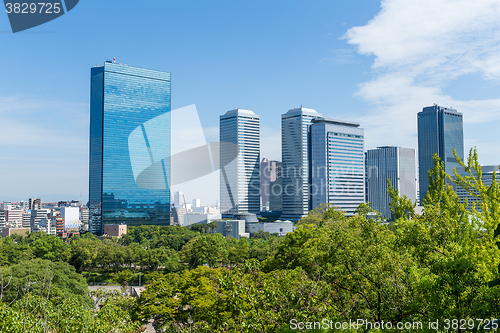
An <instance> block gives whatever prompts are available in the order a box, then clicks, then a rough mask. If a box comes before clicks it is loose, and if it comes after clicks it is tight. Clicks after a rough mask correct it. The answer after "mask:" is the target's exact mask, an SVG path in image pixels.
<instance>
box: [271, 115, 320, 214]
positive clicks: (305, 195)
mask: <svg viewBox="0 0 500 333" xmlns="http://www.w3.org/2000/svg"><path fill="white" fill-rule="evenodd" d="M320 117H321V114H320V113H318V112H316V111H315V110H313V109H307V108H303V107H300V108H297V109H292V110H289V111H288V112H287V113H286V114H283V115H281V157H282V167H283V170H282V173H283V180H282V182H283V183H282V184H283V185H282V186H283V187H282V200H283V210H282V215H281V217H280V219H282V220H284V219H286V220H292V221H298V220H300V218H301V217H303V216H305V215H307V213H308V212H309V155H310V152H309V129H310V126H311V123H312V121H313V120H314V119H316V118H320Z"/></svg>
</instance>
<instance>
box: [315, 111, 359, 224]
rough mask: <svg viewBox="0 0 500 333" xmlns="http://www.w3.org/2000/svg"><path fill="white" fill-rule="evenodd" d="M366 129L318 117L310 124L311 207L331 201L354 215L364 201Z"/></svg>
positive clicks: (354, 124) (351, 123)
mask: <svg viewBox="0 0 500 333" xmlns="http://www.w3.org/2000/svg"><path fill="white" fill-rule="evenodd" d="M364 142H365V140H364V130H363V129H362V128H359V124H358V123H353V122H348V121H341V120H333V119H324V118H317V119H313V120H312V125H311V162H312V163H311V170H310V174H311V209H314V208H316V207H318V206H319V205H320V204H322V203H330V204H332V205H334V206H335V207H338V208H339V209H341V210H342V211H344V212H346V213H347V215H353V214H354V210H355V209H356V208H357V207H358V206H359V204H360V203H363V202H365V160H364V152H363V151H364Z"/></svg>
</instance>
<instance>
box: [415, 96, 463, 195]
mask: <svg viewBox="0 0 500 333" xmlns="http://www.w3.org/2000/svg"><path fill="white" fill-rule="evenodd" d="M417 119H418V167H419V170H418V176H419V191H420V202H421V203H422V202H423V201H424V199H425V196H426V195H427V189H428V188H429V177H428V171H429V170H430V169H432V167H433V166H434V164H433V156H434V154H438V156H439V158H440V159H441V161H443V162H444V165H445V171H446V173H448V174H453V167H459V164H458V163H457V161H456V160H455V157H454V155H453V149H455V150H456V152H457V156H458V157H459V158H461V159H463V158H464V126H463V115H462V113H460V112H457V110H455V109H451V108H445V107H442V106H438V105H436V104H434V105H433V106H427V107H424V108H423V109H422V112H419V113H418V114H417Z"/></svg>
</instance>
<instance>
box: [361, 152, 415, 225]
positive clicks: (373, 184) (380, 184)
mask: <svg viewBox="0 0 500 333" xmlns="http://www.w3.org/2000/svg"><path fill="white" fill-rule="evenodd" d="M415 162H416V161H415V149H412V148H401V147H378V148H377V149H372V150H368V151H367V152H366V168H367V170H366V175H367V189H366V192H367V200H368V202H369V203H370V204H371V207H372V208H373V209H375V210H377V211H379V212H380V213H382V215H383V216H384V217H386V218H389V219H390V218H391V217H392V214H391V209H390V206H389V203H390V198H389V195H388V194H387V186H388V184H387V179H389V180H390V181H391V184H392V187H393V188H394V190H399V195H400V196H403V195H406V197H407V198H408V199H410V200H411V202H415V201H416V199H417V170H416V163H415Z"/></svg>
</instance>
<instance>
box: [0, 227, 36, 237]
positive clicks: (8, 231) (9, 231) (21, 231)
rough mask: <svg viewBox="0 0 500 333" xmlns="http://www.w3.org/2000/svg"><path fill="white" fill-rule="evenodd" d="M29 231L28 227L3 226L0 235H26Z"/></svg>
mask: <svg viewBox="0 0 500 333" xmlns="http://www.w3.org/2000/svg"><path fill="white" fill-rule="evenodd" d="M30 232H31V229H30V228H3V229H2V233H1V235H2V237H9V236H13V235H21V236H28V234H29V233H30Z"/></svg>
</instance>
